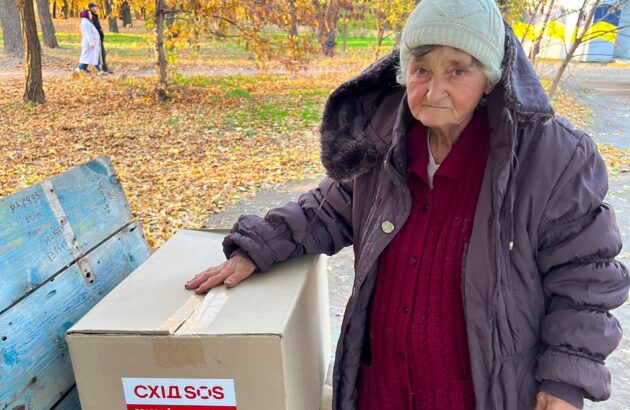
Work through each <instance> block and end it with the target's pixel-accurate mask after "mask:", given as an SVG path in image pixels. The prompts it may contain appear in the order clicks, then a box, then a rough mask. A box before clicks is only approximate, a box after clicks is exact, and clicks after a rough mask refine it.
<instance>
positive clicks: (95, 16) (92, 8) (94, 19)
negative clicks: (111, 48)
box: [88, 3, 112, 74]
mask: <svg viewBox="0 0 630 410" xmlns="http://www.w3.org/2000/svg"><path fill="white" fill-rule="evenodd" d="M88 9H89V10H90V12H92V24H94V27H96V30H97V31H98V35H99V36H100V37H101V67H102V69H103V71H105V72H108V73H110V74H112V72H111V71H110V70H109V67H107V61H106V60H105V44H104V40H105V33H103V29H102V28H101V22H100V21H99V20H98V9H99V6H98V4H96V3H89V4H88Z"/></svg>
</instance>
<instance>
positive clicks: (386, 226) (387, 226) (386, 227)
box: [381, 221, 394, 233]
mask: <svg viewBox="0 0 630 410" xmlns="http://www.w3.org/2000/svg"><path fill="white" fill-rule="evenodd" d="M381 229H382V230H383V232H385V233H392V232H394V224H393V223H391V222H390V221H385V222H383V223H382V224H381Z"/></svg>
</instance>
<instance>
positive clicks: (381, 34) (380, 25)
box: [374, 17, 385, 61]
mask: <svg viewBox="0 0 630 410" xmlns="http://www.w3.org/2000/svg"><path fill="white" fill-rule="evenodd" d="M384 38H385V23H384V22H382V21H381V19H380V18H378V17H377V18H376V49H375V50H374V61H377V60H378V58H379V56H380V54H381V46H382V45H383V40H384Z"/></svg>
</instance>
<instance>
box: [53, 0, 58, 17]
mask: <svg viewBox="0 0 630 410" xmlns="http://www.w3.org/2000/svg"><path fill="white" fill-rule="evenodd" d="M52 6H53V7H52V9H53V19H56V18H57V0H54V1H53V5H52Z"/></svg>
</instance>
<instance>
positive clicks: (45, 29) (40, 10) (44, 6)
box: [37, 0, 59, 48]
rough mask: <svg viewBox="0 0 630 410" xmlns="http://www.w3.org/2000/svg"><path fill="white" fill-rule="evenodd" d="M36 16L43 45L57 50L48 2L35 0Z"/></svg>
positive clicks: (57, 45) (46, 0) (57, 44)
mask: <svg viewBox="0 0 630 410" xmlns="http://www.w3.org/2000/svg"><path fill="white" fill-rule="evenodd" d="M37 14H39V25H40V26H41V27H42V37H43V39H44V45H45V46H46V47H48V48H59V43H57V37H56V36H55V25H54V24H53V21H52V17H51V16H50V5H49V3H48V0H37Z"/></svg>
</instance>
